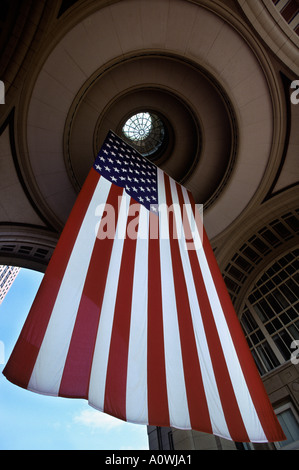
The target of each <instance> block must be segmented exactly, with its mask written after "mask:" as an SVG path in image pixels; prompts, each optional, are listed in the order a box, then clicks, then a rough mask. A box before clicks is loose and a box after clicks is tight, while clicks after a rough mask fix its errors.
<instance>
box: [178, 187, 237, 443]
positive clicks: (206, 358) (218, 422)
mask: <svg viewBox="0 0 299 470" xmlns="http://www.w3.org/2000/svg"><path fill="white" fill-rule="evenodd" d="M170 186H171V193H172V200H173V203H174V209H175V210H174V214H175V221H176V226H177V227H179V228H180V229H181V232H180V233H181V234H182V235H183V220H182V215H181V209H180V207H179V199H178V195H177V189H176V183H175V181H174V180H172V179H171V178H170ZM178 242H179V249H180V255H181V259H182V264H183V270H184V275H185V280H186V286H187V291H188V297H189V304H190V310H191V316H192V322H193V330H194V337H195V342H196V347H197V354H198V359H199V363H200V369H201V374H202V380H203V386H204V390H205V395H206V399H207V404H208V409H209V414H210V420H211V424H212V430H213V434H216V435H221V436H222V437H226V438H227V439H231V436H230V433H229V430H228V427H227V424H226V420H225V416H224V413H223V409H222V405H221V400H220V397H219V393H218V387H217V383H216V379H215V375H214V370H213V364H212V361H211V357H210V351H209V347H208V344H207V339H206V335H205V329H204V325H203V322H202V317H201V312H200V307H199V304H198V299H197V292H196V288H195V285H194V279H193V274H192V269H191V265H190V259H189V255H188V251H187V249H186V243H185V240H184V239H183V238H182V236H181V237H179V238H178Z"/></svg>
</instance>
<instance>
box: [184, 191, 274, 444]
mask: <svg viewBox="0 0 299 470" xmlns="http://www.w3.org/2000/svg"><path fill="white" fill-rule="evenodd" d="M183 194H184V200H185V203H186V204H190V201H189V197H188V194H187V191H186V190H185V191H183ZM194 237H195V238H197V241H196V243H201V241H200V237H199V234H198V233H194ZM196 253H197V257H198V261H199V264H200V268H201V272H202V275H203V280H204V283H205V287H206V291H207V294H208V297H209V302H210V305H211V308H212V312H213V316H214V320H215V324H216V328H217V331H218V334H219V338H220V342H221V347H222V351H223V353H224V357H225V361H226V364H227V368H228V371H229V375H230V378H231V382H232V386H233V389H234V392H235V396H236V400H237V403H238V406H239V409H240V413H241V416H242V419H243V422H244V425H245V428H246V431H247V434H248V436H249V439H250V440H251V441H253V442H266V441H267V438H266V436H265V433H264V431H263V428H262V426H261V423H260V420H259V417H258V415H257V412H256V409H255V407H254V404H253V402H252V399H251V396H250V392H249V390H248V387H247V384H246V380H245V377H244V375H243V372H242V368H241V365H240V363H239V359H238V355H237V352H236V350H235V347H234V344H233V340H232V338H231V334H230V331H229V328H228V325H227V323H226V319H225V316H224V313H223V310H222V306H221V303H220V300H219V297H218V293H217V289H216V287H215V284H214V280H213V278H212V275H211V272H210V269H209V265H208V261H207V259H206V255H205V252H204V249H199V250H196Z"/></svg>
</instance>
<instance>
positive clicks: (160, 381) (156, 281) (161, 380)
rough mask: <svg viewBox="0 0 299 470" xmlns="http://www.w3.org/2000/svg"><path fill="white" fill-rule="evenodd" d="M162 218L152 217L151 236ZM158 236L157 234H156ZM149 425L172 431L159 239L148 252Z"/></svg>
mask: <svg viewBox="0 0 299 470" xmlns="http://www.w3.org/2000/svg"><path fill="white" fill-rule="evenodd" d="M158 221H159V218H158V216H157V215H156V214H153V213H150V217H149V227H150V228H149V233H150V234H151V227H152V226H156V224H157V222H158ZM152 235H153V236H154V233H152ZM147 348H148V352H147V355H148V360H147V381H148V421H149V424H150V425H153V426H155V425H156V426H165V427H169V426H170V424H169V421H170V420H169V410H168V398H167V385H166V371H165V353H164V334H163V312H162V290H161V269H160V244H159V239H158V238H157V237H156V238H152V237H151V236H150V238H149V252H148V339H147Z"/></svg>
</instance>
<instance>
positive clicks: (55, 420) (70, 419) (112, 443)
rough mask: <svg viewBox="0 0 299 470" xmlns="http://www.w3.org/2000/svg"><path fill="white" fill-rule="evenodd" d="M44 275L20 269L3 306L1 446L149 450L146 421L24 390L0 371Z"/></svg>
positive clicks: (0, 336)
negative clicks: (128, 419) (121, 417)
mask: <svg viewBox="0 0 299 470" xmlns="http://www.w3.org/2000/svg"><path fill="white" fill-rule="evenodd" d="M42 277H43V275H42V274H41V273H38V272H35V271H30V270H27V269H21V271H20V273H19V274H18V276H17V278H16V280H15V282H14V283H13V285H12V287H11V289H10V291H9V292H8V294H7V295H6V297H5V299H4V301H3V302H2V304H1V305H0V346H2V347H1V349H0V450H93V449H94V450H96V449H99V450H142V449H148V439H147V430H146V426H140V425H134V424H130V423H125V422H123V421H120V420H118V419H116V418H112V417H110V416H108V415H106V414H104V413H101V412H99V411H97V410H94V409H93V408H91V407H90V406H89V405H88V404H87V402H86V400H71V399H67V398H56V397H46V396H43V395H38V394H36V393H32V392H29V391H27V390H23V389H21V388H19V387H17V386H15V385H13V384H11V383H10V382H8V380H7V379H6V378H5V377H4V376H3V375H2V370H3V368H4V365H5V364H3V362H4V363H5V362H6V361H7V360H8V358H9V356H10V354H11V351H12V349H13V347H14V345H15V342H16V340H17V338H18V336H19V333H20V331H21V329H22V326H23V324H24V321H25V319H26V317H27V314H28V312H29V310H30V307H31V304H32V302H33V299H34V297H35V294H36V292H37V290H38V287H39V285H40V282H41V280H42ZM3 346H4V354H3V353H2V350H3ZM3 355H4V357H3Z"/></svg>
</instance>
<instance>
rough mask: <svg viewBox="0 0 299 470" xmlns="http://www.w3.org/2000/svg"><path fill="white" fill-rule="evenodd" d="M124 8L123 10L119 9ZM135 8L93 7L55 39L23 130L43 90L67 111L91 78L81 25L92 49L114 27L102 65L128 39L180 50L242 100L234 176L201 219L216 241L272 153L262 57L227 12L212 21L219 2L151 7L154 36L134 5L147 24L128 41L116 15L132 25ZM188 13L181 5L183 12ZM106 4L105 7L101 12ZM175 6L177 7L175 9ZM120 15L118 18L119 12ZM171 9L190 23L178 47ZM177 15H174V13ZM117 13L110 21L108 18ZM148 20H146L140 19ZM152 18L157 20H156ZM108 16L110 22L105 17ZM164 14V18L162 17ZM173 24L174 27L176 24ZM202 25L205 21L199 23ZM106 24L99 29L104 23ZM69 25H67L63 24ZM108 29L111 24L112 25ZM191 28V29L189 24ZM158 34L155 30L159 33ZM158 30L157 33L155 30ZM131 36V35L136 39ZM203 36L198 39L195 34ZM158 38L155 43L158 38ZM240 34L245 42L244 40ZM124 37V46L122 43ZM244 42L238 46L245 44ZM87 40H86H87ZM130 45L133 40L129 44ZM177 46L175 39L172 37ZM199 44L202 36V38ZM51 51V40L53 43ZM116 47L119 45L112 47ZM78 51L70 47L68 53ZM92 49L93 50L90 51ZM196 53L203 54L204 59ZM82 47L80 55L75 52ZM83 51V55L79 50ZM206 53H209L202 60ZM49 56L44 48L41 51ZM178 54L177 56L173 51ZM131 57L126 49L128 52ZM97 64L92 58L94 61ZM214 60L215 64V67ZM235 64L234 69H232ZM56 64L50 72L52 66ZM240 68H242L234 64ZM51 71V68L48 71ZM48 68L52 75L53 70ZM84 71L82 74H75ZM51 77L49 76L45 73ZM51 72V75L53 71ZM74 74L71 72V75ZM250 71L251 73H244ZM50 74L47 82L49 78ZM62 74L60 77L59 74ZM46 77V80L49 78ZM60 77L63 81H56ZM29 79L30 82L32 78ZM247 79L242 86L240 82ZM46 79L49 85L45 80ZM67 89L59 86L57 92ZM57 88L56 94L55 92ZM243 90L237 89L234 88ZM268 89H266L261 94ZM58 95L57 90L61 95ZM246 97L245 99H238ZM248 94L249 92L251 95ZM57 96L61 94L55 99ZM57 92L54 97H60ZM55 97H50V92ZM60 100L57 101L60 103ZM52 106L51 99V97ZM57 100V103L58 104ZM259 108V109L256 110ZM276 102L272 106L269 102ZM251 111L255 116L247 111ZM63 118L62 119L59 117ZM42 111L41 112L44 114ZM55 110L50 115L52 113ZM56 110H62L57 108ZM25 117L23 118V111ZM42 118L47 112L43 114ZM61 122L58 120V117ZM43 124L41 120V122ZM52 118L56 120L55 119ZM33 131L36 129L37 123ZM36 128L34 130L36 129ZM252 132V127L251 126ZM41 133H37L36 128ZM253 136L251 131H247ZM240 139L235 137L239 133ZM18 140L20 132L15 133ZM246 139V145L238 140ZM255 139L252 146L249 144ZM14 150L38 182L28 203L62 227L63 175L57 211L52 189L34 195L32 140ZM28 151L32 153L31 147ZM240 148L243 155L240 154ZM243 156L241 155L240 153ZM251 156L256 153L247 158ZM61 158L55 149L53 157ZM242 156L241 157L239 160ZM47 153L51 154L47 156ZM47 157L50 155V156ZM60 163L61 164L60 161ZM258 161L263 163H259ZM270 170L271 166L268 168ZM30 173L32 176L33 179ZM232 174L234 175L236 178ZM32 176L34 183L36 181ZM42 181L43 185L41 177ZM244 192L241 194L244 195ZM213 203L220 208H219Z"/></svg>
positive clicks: (67, 200) (70, 194)
mask: <svg viewBox="0 0 299 470" xmlns="http://www.w3.org/2000/svg"><path fill="white" fill-rule="evenodd" d="M125 3H126V5H125ZM135 3H136V2H134V1H130V2H126V1H125V2H121V3H120V2H119V3H118V2H113V3H111V2H109V5H108V4H107V2H103V3H102V4H101V6H104V8H101V9H100V10H98V11H96V12H95V13H93V14H92V15H90V16H89V17H86V12H85V19H84V20H83V21H81V22H80V23H78V24H77V25H76V26H74V27H73V29H71V30H69V31H68V33H66V34H65V35H64V36H63V37H62V38H61V40H60V43H59V44H58V45H56V47H54V49H52V52H51V53H50V54H49V56H48V58H45V57H44V58H43V67H42V70H40V73H39V75H38V76H37V77H36V76H35V77H33V83H31V85H30V86H31V90H32V94H31V95H30V100H31V103H29V100H27V105H26V98H25V102H24V103H23V111H26V110H27V109H28V108H29V117H28V119H29V127H30V126H31V127H32V128H33V127H34V125H35V126H36V122H34V119H35V117H34V116H39V117H40V116H43V115H45V113H46V108H45V107H44V109H42V106H41V98H42V91H43V90H45V87H46V88H47V89H48V90H51V89H52V90H53V87H54V88H55V87H56V92H57V90H58V91H60V100H61V103H60V105H62V104H64V106H65V107H66V108H68V107H69V106H70V104H71V102H72V99H73V97H74V93H75V92H77V90H78V89H79V88H80V87H81V86H82V84H83V83H84V81H85V80H86V78H87V76H88V75H89V74H90V73H91V72H92V69H93V67H94V66H93V65H92V63H91V62H92V59H91V58H92V57H95V56H97V54H96V51H94V49H93V48H92V47H91V48H90V49H89V52H90V54H89V58H88V60H89V61H91V62H90V63H89V64H88V63H86V60H87V59H86V57H84V54H83V50H84V47H83V44H84V35H83V33H84V32H85V37H86V31H87V25H88V35H89V40H88V44H89V45H90V44H96V43H98V42H99V41H101V40H103V37H104V36H103V35H105V34H107V35H108V36H109V31H110V32H111V31H112V33H115V31H116V30H115V28H116V24H117V28H119V29H117V34H118V37H119V38H120V39H115V38H116V35H115V36H114V40H111V36H110V42H109V44H110V47H111V49H110V52H107V50H104V49H103V50H102V54H103V56H102V57H101V60H102V62H103V63H105V62H107V61H109V60H115V59H116V57H117V56H119V55H120V56H124V55H125V54H127V53H129V52H130V48H132V42H130V41H132V40H134V49H135V50H139V51H140V50H147V51H148V50H152V49H153V48H154V47H155V48H156V49H159V45H160V48H161V50H163V46H164V47H165V45H166V46H167V48H168V50H170V51H172V50H175V49H176V48H178V47H180V48H181V49H180V51H179V53H180V54H181V55H182V57H184V58H185V59H188V58H189V59H190V58H191V59H192V60H195V61H198V62H199V63H200V64H201V65H202V66H203V64H204V67H205V68H206V69H207V70H209V71H210V72H211V73H214V74H218V78H219V80H220V82H221V84H222V86H224V87H225V88H226V89H228V90H229V91H228V93H229V96H230V98H231V100H232V102H234V103H236V102H237V101H238V100H240V98H243V99H245V101H243V102H242V104H243V105H242V106H241V107H239V113H238V114H239V116H238V118H239V123H240V124H241V126H240V127H241V136H240V142H241V147H240V152H239V154H238V157H239V159H238V165H237V166H236V168H235V170H234V175H233V178H232V179H231V184H230V185H227V186H226V188H225V191H224V192H223V194H222V197H221V198H218V200H217V204H214V205H213V206H212V207H211V209H210V210H209V211H208V212H207V214H206V223H207V226H208V230H209V232H210V236H212V237H213V236H216V235H217V234H219V233H220V232H221V231H223V230H224V229H225V228H226V227H227V226H229V225H230V224H231V223H232V222H233V221H234V220H235V219H236V218H237V217H238V216H239V215H240V213H241V212H242V211H243V210H244V209H245V208H246V207H247V205H248V204H249V202H250V201H251V200H252V198H253V197H254V195H255V193H256V190H257V189H258V187H259V185H260V183H261V180H262V177H263V176H264V173H265V171H266V169H268V168H269V157H270V156H272V159H273V155H274V154H275V149H274V148H273V147H274V145H273V141H272V140H273V139H272V137H273V128H272V126H273V123H274V122H275V123H277V122H279V121H276V120H275V119H273V112H274V109H275V106H276V104H277V103H276V104H275V105H274V104H273V95H275V93H276V90H275V92H273V91H272V89H271V91H270V88H271V87H272V85H274V84H273V82H272V84H271V83H270V82H271V78H269V76H270V75H271V74H270V72H269V68H268V70H267V72H265V69H267V67H268V64H267V65H265V64H263V66H262V67H261V64H262V63H263V58H262V57H261V56H259V55H260V52H261V51H260V48H259V50H255V51H254V52H253V50H254V46H253V44H252V41H251V39H249V38H248V34H247V32H246V28H245V27H244V26H243V25H240V24H239V26H240V28H239V29H240V31H239V32H238V33H237V27H236V24H234V26H232V24H233V23H236V20H235V18H232V19H231V22H229V21H228V19H227V17H228V16H229V13H228V11H227V10H226V11H225V14H226V15H224V10H223V8H222V13H223V17H224V16H226V18H225V20H224V19H221V18H220V16H219V10H220V7H219V2H215V9H216V14H215V12H213V13H212V12H211V10H208V9H207V8H205V3H206V2H197V3H193V2H192V3H191V2H186V1H183V0H175V5H174V2H173V3H172V8H171V9H170V10H169V11H168V9H167V8H166V7H167V5H168V2H166V1H160V2H158V3H157V7H158V6H159V8H160V10H159V11H156V10H155V18H154V19H155V28H156V29H155V31H152V26H153V24H152V23H151V22H150V21H149V17H150V11H149V10H148V8H149V7H148V3H146V2H143V1H142V2H140V1H139V2H138V8H141V9H142V14H143V15H145V16H147V20H148V23H147V24H146V25H144V24H143V25H142V27H143V30H142V34H141V35H140V31H139V33H138V34H139V35H138V34H137V33H135V36H134V35H133V36H134V37H132V38H130V37H129V38H128V37H127V36H125V32H128V31H126V30H125V28H128V25H126V26H124V27H121V25H120V23H119V21H123V19H124V17H123V15H121V13H122V12H123V13H127V14H129V13H130V15H132V14H133V17H131V16H130V24H132V22H134V19H136V18H135V17H134V14H135V15H136V14H137V13H136V11H137V12H138V11H139V10H138V8H132V10H131V9H128V7H129V6H132V5H133V4H134V5H133V6H135V7H136V5H135ZM186 4H187V5H188V6H187V5H186ZM107 5H108V6H107ZM182 7H183V8H182ZM119 9H121V11H120V10H119ZM173 9H175V10H176V15H177V17H179V15H178V11H184V15H185V17H183V19H184V20H186V21H187V20H188V21H190V22H191V19H192V25H193V26H192V28H191V32H190V34H188V35H187V36H185V37H184V41H180V43H178V39H179V38H178V37H177V27H176V26H177V25H176V23H175V18H174V17H172V16H171V15H172V11H173ZM180 9H181V10H180ZM199 10H200V15H198V11H199ZM116 12H117V15H116ZM146 13H148V15H146ZM159 13H160V14H159ZM113 14H114V17H113ZM167 15H170V16H167ZM99 17H101V24H103V25H105V28H106V29H105V30H104V31H99V28H96V27H95V26H96V24H97V21H98V19H99ZM108 18H110V21H111V18H114V20H113V21H116V22H117V23H115V24H114V28H112V29H111V23H110V24H109V25H107V21H108ZM118 18H121V20H119V21H118ZM157 18H158V19H161V20H160V21H157ZM166 19H167V24H168V25H170V24H171V28H172V29H171V28H170V26H169V30H167V28H166V29H165V21H166ZM179 19H180V20H182V17H179ZM207 19H209V21H207ZM105 20H106V22H105ZM211 22H213V25H214V26H215V24H216V25H218V26H217V28H216V29H213V28H211V24H212V23H211ZM70 23H71V22H70ZM112 24H113V23H112ZM122 24H126V22H123V23H122ZM190 24H191V23H190ZM108 26H110V29H109V31H108V30H107V27H108ZM203 27H205V31H207V28H209V30H210V31H213V33H212V34H214V36H213V38H212V37H211V36H210V39H209V40H210V45H209V46H208V45H207V44H200V41H199V38H198V31H201V30H202V28H203ZM159 28H160V30H159ZM163 28H164V29H163ZM171 31H175V32H176V35H174V34H172V33H171ZM136 34H137V36H136ZM203 34H204V33H203ZM159 35H160V36H159ZM246 35H247V37H246ZM126 38H127V39H126ZM245 38H246V39H245ZM91 39H92V41H91ZM108 39H109V38H106V39H105V40H108ZM136 39H138V41H139V43H138V41H137V42H136ZM180 39H182V38H180ZM206 39H207V37H206ZM54 42H55V43H56V44H57V40H55V41H54ZM120 44H121V46H120ZM76 46H78V47H76ZM93 47H94V46H93ZM201 47H206V49H205V52H204V51H203V49H201ZM223 47H224V49H225V51H226V52H227V53H228V52H229V55H228V56H225V54H222V55H223V56H224V58H223V57H222V56H221V53H223V49H222V48H223ZM82 48H83V49H82ZM85 50H86V49H85ZM207 51H208V52H209V54H207ZM48 52H49V49H48ZM176 52H177V53H178V51H176ZM131 53H132V49H131ZM257 56H259V59H257ZM97 58H98V56H97ZM220 59H221V60H220ZM57 61H58V62H59V63H60V64H61V63H64V64H65V65H64V67H62V68H61V69H59V70H57V64H58V62H57ZM239 61H240V62H239ZM236 63H238V67H237V69H236V65H235V64H236ZM55 64H56V65H55ZM242 64H243V65H242ZM241 65H242V67H244V70H242V71H241V75H240V70H241V69H242V67H241ZM250 66H251V67H252V68H253V69H251V77H250V78H249V79H248V77H247V76H246V73H248V70H250ZM51 67H52V69H51ZM53 67H54V68H53ZM84 67H87V68H85V71H84V72H83V70H84ZM51 70H52V72H51ZM53 70H54V71H55V73H54V72H53ZM75 70H76V73H74V71H75ZM236 70H238V72H239V77H238V78H239V80H241V76H242V73H243V80H241V81H239V82H238V83H236V82H235V83H233V79H236V75H234V74H233V72H236ZM252 70H254V72H252ZM51 74H52V75H51ZM57 74H58V75H59V74H60V77H59V76H57ZM63 74H64V75H63ZM53 75H54V77H53ZM62 76H63V78H62ZM35 78H37V80H36V81H34V79H35ZM45 78H47V79H48V80H50V81H49V82H48V86H47V85H46V84H45V82H43V80H44V79H45ZM247 79H248V80H249V81H247V82H246V80H247ZM53 80H54V81H53ZM65 84H67V87H66V86H65ZM248 84H250V85H251V87H253V88H251V95H250V97H249V100H250V101H247V102H246V96H247V98H248V90H247V89H248ZM61 86H62V88H61ZM242 87H243V88H242ZM269 87H270V88H269ZM62 89H63V91H62ZM273 89H275V86H273ZM246 90H247V92H246ZM254 90H255V91H254ZM63 92H64V93H63ZM61 93H62V95H63V96H62V95H61ZM56 95H58V93H56ZM252 97H254V99H252ZM52 98H53V96H51V97H50V98H49V99H50V100H51V103H49V105H48V106H50V105H51V106H52V107H53V106H55V103H54V101H55V100H54V101H53V99H52ZM62 98H63V99H62ZM56 99H57V96H56ZM58 99H59V98H58ZM37 102H39V106H40V107H39V109H37V108H36V107H34V106H36V105H37ZM263 102H264V104H262V103H263ZM277 102H279V99H278V100H277ZM43 106H45V103H43ZM255 107H256V109H254V108H255ZM66 108H65V110H64V111H63V112H64V113H65V111H66ZM48 110H49V108H48V109H47V111H48ZM56 111H57V110H56ZM60 111H62V109H60ZM26 112H27V111H26ZM47 114H48V113H47ZM278 114H279V113H278V112H277V109H276V110H275V115H278ZM64 116H65V114H64ZM256 116H258V117H259V119H260V122H259V123H258V126H259V128H260V129H261V128H262V127H263V130H260V141H259V145H258V148H256V149H253V148H252V146H251V149H250V150H248V143H249V142H250V143H251V145H253V142H252V135H250V132H249V133H248V132H247V133H246V132H245V134H244V130H245V129H247V130H248V128H249V127H250V126H253V122H254V119H255V118H256ZM48 118H49V115H48ZM56 118H57V119H56ZM59 119H60V122H61V121H63V116H62V114H60V115H59V112H58V113H56V116H55V117H54V116H53V117H52V125H53V122H54V121H55V125H56V124H57V123H58V122H59ZM39 124H40V123H39ZM36 127H37V126H36ZM251 129H252V132H253V127H251ZM44 130H45V129H44ZM55 130H56V135H55V137H56V138H61V137H60V136H61V135H62V130H61V129H60V131H59V135H58V129H57V128H56V129H55ZM277 131H278V132H276V134H275V135H277V136H278V138H277V140H279V135H281V130H279V129H277ZM255 132H256V129H255ZM38 133H39V134H41V132H40V131H38V130H36V134H38ZM242 133H243V134H242ZM21 134H22V132H21ZM246 135H247V139H246ZM39 138H40V139H42V137H41V135H40V136H39ZM43 140H44V143H45V145H48V144H49V143H50V142H49V140H51V137H50V132H49V131H47V132H44V135H43ZM257 140H258V139H256V142H257ZM21 146H22V151H24V153H25V154H26V155H27V163H26V164H25V165H24V167H26V168H25V169H24V171H25V172H26V171H27V173H28V175H30V178H29V179H32V180H33V181H35V182H37V179H39V184H36V186H35V188H34V190H35V192H36V197H39V198H42V199H44V201H45V202H46V204H47V205H48V209H49V211H50V212H51V213H52V215H53V216H55V215H56V218H57V223H58V224H59V225H60V226H61V221H65V218H66V215H67V213H68V212H69V208H70V207H71V205H72V204H73V202H74V199H75V193H74V191H72V190H71V189H70V187H69V182H68V179H67V177H66V175H65V174H64V170H63V168H62V166H61V163H60V167H59V168H55V170H53V171H54V173H55V172H56V174H59V177H60V178H61V181H60V184H61V187H62V186H63V185H64V188H65V189H64V193H63V204H62V205H61V204H59V207H58V205H57V202H56V203H55V201H54V199H55V195H54V194H51V192H52V190H51V188H48V194H45V195H44V196H43V194H42V193H43V191H41V187H40V186H44V184H45V181H40V180H41V179H43V178H42V173H43V171H44V170H43V169H42V168H41V167H40V168H38V169H36V163H37V159H36V157H34V153H36V152H38V155H39V160H41V155H42V151H41V148H38V147H36V142H33V141H32V135H31V136H30V135H26V134H25V135H24V130H23V142H22V144H21ZM34 147H35V148H34ZM245 148H246V149H247V150H246V151H245ZM242 149H243V150H242ZM28 150H29V154H30V158H29V156H28ZM255 150H256V151H255ZM248 151H250V152H251V155H255V156H256V162H255V166H256V167H255V168H254V169H253V168H252V166H251V168H248V163H246V164H245V165H247V167H246V169H245V167H244V166H243V167H242V165H241V166H240V162H242V158H241V156H242V155H243V162H244V163H245V160H246V155H245V154H246V152H248ZM59 152H61V149H60V151H59ZM244 152H245V153H244ZM53 153H55V152H53ZM56 156H57V157H58V153H57V152H56ZM52 157H53V155H52ZM274 160H275V155H274ZM60 162H61V158H60ZM262 162H263V163H262ZM270 166H271V165H270ZM36 171H37V173H38V174H36ZM240 171H241V173H242V172H243V173H244V171H245V173H246V178H245V177H243V178H242V176H241V173H240ZM238 172H239V173H238ZM36 176H38V177H39V178H36ZM253 176H254V177H255V178H256V180H255V182H254V183H253V182H249V180H248V178H250V177H251V178H252V177H253ZM48 179H50V178H48ZM241 186H242V187H243V188H242V190H243V194H244V204H243V205H242V207H241V206H240V201H237V200H236V198H235V194H236V192H238V191H239V190H240V187H241ZM245 193H247V194H245ZM61 197H62V192H61V195H60V199H61ZM219 202H220V203H219ZM224 207H226V208H229V213H228V211H225V210H224ZM225 212H227V214H228V215H224V214H225ZM214 220H217V224H215V223H214V222H213V221H214Z"/></svg>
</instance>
